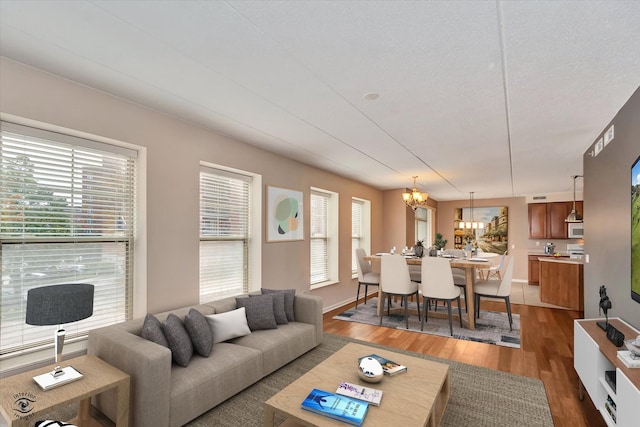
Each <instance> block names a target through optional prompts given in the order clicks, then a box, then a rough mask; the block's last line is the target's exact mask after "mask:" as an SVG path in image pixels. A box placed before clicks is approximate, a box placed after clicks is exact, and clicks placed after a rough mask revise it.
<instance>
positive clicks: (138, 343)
mask: <svg viewBox="0 0 640 427" xmlns="http://www.w3.org/2000/svg"><path fill="white" fill-rule="evenodd" d="M87 351H88V353H89V354H93V355H95V356H97V357H99V358H100V359H102V360H104V361H105V362H107V363H109V364H110V365H112V366H114V367H116V368H118V369H120V370H121V371H123V372H126V373H127V374H129V376H130V377H131V383H130V387H131V388H130V394H129V395H130V405H129V417H130V423H129V425H132V426H140V427H143V426H168V425H169V408H170V406H171V405H170V400H171V396H170V390H171V350H169V349H168V348H166V347H163V346H161V345H159V344H156V343H154V342H151V341H148V340H146V339H144V338H142V337H140V336H138V335H136V334H133V333H131V332H129V331H127V330H125V329H123V328H122V327H120V326H119V325H114V326H108V327H105V328H100V329H94V330H92V331H90V332H89V344H88V350H87ZM95 404H96V406H97V407H98V408H99V409H100V410H101V411H102V412H104V413H105V414H106V415H107V416H109V418H111V419H112V420H115V418H114V417H115V414H116V412H115V409H116V402H115V394H114V393H102V394H101V395H99V396H98V397H97V398H96V399H95Z"/></svg>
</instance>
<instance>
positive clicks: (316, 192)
mask: <svg viewBox="0 0 640 427" xmlns="http://www.w3.org/2000/svg"><path fill="white" fill-rule="evenodd" d="M314 196H322V197H325V198H326V200H327V203H326V212H325V220H326V235H322V236H313V229H314V224H313V223H314V219H313V218H314V212H313V202H312V197H314ZM338 200H339V195H338V193H336V192H333V191H329V190H325V189H321V188H316V187H311V190H310V196H309V218H310V221H309V268H310V276H309V287H310V289H318V288H322V287H324V286H329V285H333V284H335V283H338V251H339V244H338V243H339V236H338ZM316 239H323V240H325V241H326V252H327V253H326V260H325V263H326V277H324V278H323V280H321V281H315V282H314V281H312V273H313V272H312V270H311V263H312V261H313V245H312V242H313V240H316Z"/></svg>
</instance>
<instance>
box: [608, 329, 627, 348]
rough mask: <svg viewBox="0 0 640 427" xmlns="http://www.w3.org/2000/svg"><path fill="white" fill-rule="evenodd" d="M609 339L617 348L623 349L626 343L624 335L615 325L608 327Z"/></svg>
mask: <svg viewBox="0 0 640 427" xmlns="http://www.w3.org/2000/svg"><path fill="white" fill-rule="evenodd" d="M607 339H608V340H609V341H611V342H612V343H613V345H615V346H616V347H622V344H623V343H624V334H623V333H622V332H620V331H619V330H617V329H616V328H615V327H614V326H613V325H607Z"/></svg>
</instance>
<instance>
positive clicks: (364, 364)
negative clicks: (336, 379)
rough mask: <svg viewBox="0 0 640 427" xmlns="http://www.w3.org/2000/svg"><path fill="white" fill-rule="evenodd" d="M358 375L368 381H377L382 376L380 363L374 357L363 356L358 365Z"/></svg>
mask: <svg viewBox="0 0 640 427" xmlns="http://www.w3.org/2000/svg"><path fill="white" fill-rule="evenodd" d="M358 376H359V377H360V379H362V380H363V381H366V382H368V383H378V382H380V381H381V380H382V377H383V376H384V371H383V370H382V365H380V362H378V361H377V360H376V359H374V358H371V357H363V358H362V360H360V364H359V365H358Z"/></svg>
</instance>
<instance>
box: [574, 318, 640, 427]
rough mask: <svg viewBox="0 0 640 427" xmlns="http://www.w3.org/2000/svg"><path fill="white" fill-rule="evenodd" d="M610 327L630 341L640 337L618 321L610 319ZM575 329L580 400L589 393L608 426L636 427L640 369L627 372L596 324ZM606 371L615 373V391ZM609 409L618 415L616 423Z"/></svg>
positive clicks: (586, 322) (578, 323)
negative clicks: (607, 378) (632, 338)
mask: <svg viewBox="0 0 640 427" xmlns="http://www.w3.org/2000/svg"><path fill="white" fill-rule="evenodd" d="M609 323H610V324H612V325H613V326H615V327H616V328H617V329H618V330H619V331H620V332H622V333H623V334H624V335H625V336H627V337H635V336H636V335H638V334H639V333H640V331H638V330H637V329H635V328H633V327H631V325H629V324H628V323H626V322H624V321H623V320H621V319H619V318H611V319H609ZM573 325H574V326H573V367H574V369H575V370H576V373H577V374H578V378H579V381H580V384H579V393H580V399H581V400H582V398H583V397H584V391H586V392H587V393H588V394H589V397H590V398H591V401H592V402H593V404H594V405H595V407H596V408H597V409H598V411H600V414H601V415H602V418H603V419H604V421H605V422H606V424H607V425H608V426H617V427H635V426H637V425H638V415H637V414H638V408H640V369H631V368H627V367H626V366H625V365H624V363H622V361H620V360H619V359H618V357H617V352H618V350H619V349H618V348H617V347H616V346H615V345H613V344H612V343H611V342H610V341H609V340H608V339H607V336H606V333H605V332H604V331H603V330H602V329H600V328H599V327H598V326H596V320H592V319H589V320H574V324H573ZM607 371H613V372H614V373H615V383H616V389H615V390H614V389H613V388H612V387H611V386H610V385H609V383H608V382H607V381H606V379H605V372H607ZM608 406H609V407H614V408H615V409H614V410H612V413H615V415H616V419H615V420H614V419H613V417H612V416H611V415H610V414H609V411H608V409H607V407H608Z"/></svg>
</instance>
